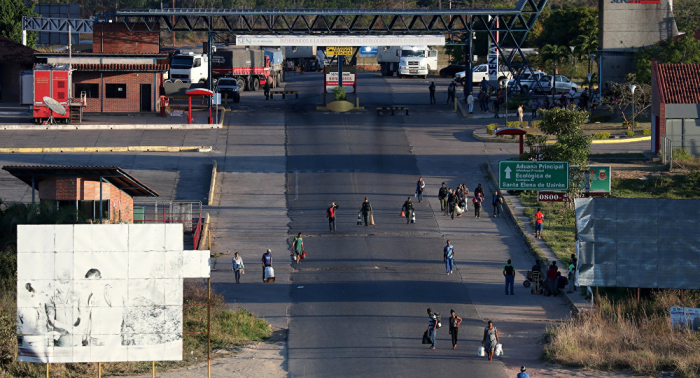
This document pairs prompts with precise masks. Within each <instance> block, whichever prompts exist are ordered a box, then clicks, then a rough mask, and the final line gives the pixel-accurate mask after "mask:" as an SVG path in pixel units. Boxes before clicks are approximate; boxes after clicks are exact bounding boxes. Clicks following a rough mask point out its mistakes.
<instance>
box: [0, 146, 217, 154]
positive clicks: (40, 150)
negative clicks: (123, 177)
mask: <svg viewBox="0 0 700 378" xmlns="http://www.w3.org/2000/svg"><path fill="white" fill-rule="evenodd" d="M212 150H213V148H212V147H211V146H174V147H172V146H126V147H19V148H0V154H55V153H69V152H211V151H212Z"/></svg>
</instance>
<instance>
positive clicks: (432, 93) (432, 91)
mask: <svg viewBox="0 0 700 378" xmlns="http://www.w3.org/2000/svg"><path fill="white" fill-rule="evenodd" d="M428 90H429V91H430V103H431V104H434V103H435V82H434V81H433V82H431V83H430V86H429V87H428Z"/></svg>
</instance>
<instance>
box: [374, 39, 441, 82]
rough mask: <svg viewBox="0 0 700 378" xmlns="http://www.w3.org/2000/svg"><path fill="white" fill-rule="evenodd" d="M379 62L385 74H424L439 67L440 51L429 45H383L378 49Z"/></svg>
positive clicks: (423, 75) (400, 75)
mask: <svg viewBox="0 0 700 378" xmlns="http://www.w3.org/2000/svg"><path fill="white" fill-rule="evenodd" d="M377 63H379V65H380V66H381V72H382V75H383V76H394V72H395V73H396V74H397V76H398V77H402V76H422V77H423V78H426V79H427V78H428V73H430V71H434V70H436V69H437V64H438V52H437V50H436V49H434V48H433V47H429V46H400V47H399V46H382V47H379V48H378V49H377Z"/></svg>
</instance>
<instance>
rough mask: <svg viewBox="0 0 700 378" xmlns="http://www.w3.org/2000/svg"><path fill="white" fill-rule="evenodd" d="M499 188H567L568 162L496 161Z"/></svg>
mask: <svg viewBox="0 0 700 378" xmlns="http://www.w3.org/2000/svg"><path fill="white" fill-rule="evenodd" d="M498 188H499V189H500V190H568V189H569V162H566V161H501V162H499V163H498Z"/></svg>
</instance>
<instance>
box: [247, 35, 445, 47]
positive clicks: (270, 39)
mask: <svg viewBox="0 0 700 378" xmlns="http://www.w3.org/2000/svg"><path fill="white" fill-rule="evenodd" d="M236 45H238V46H355V47H358V46H416V45H424V46H444V45H445V36H444V35H338V36H334V35H319V36H313V35H279V36H277V35H237V36H236Z"/></svg>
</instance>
